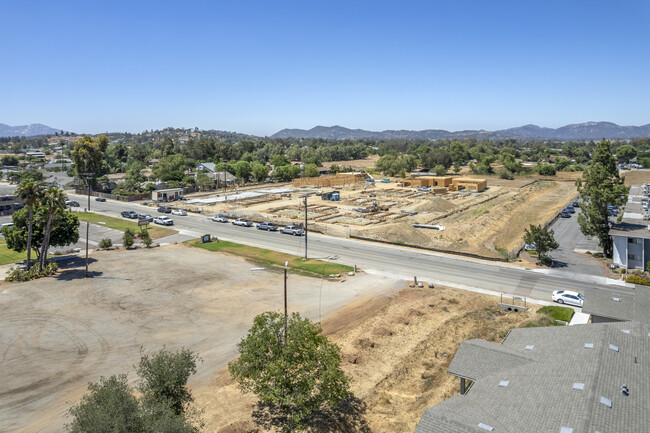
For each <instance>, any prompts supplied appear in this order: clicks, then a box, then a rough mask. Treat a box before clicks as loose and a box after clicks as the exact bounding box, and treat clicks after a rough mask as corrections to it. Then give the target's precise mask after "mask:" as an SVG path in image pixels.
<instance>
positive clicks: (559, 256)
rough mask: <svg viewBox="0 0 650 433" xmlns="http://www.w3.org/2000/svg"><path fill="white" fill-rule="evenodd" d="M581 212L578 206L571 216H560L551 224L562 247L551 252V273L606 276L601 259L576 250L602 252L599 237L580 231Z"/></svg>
mask: <svg viewBox="0 0 650 433" xmlns="http://www.w3.org/2000/svg"><path fill="white" fill-rule="evenodd" d="M579 214H580V208H576V213H574V214H571V218H558V219H557V221H555V223H553V225H552V226H551V228H552V229H553V231H554V232H555V240H556V241H557V242H558V244H560V247H559V248H558V249H557V250H555V251H553V252H552V253H551V254H550V256H551V257H552V258H553V261H554V264H553V269H551V270H550V273H551V274H556V275H562V276H575V275H576V274H586V275H595V276H599V277H605V276H607V271H606V270H605V268H604V267H603V265H602V264H601V263H600V262H599V261H597V260H595V259H593V258H591V257H589V256H586V255H584V254H579V253H576V252H575V250H582V251H598V252H602V249H601V248H600V247H599V246H598V239H596V238H593V237H591V236H585V235H583V234H582V232H581V231H580V225H579V224H578V215H579Z"/></svg>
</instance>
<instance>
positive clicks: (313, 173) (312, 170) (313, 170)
mask: <svg viewBox="0 0 650 433" xmlns="http://www.w3.org/2000/svg"><path fill="white" fill-rule="evenodd" d="M318 175H319V173H318V167H317V166H316V164H306V165H305V171H304V173H303V176H304V177H318Z"/></svg>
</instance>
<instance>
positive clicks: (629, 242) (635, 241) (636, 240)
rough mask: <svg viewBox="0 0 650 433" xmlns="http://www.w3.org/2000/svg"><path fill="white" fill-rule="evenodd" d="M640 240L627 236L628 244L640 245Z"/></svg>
mask: <svg viewBox="0 0 650 433" xmlns="http://www.w3.org/2000/svg"><path fill="white" fill-rule="evenodd" d="M641 242H642V240H641V238H627V243H628V244H637V245H640V244H641Z"/></svg>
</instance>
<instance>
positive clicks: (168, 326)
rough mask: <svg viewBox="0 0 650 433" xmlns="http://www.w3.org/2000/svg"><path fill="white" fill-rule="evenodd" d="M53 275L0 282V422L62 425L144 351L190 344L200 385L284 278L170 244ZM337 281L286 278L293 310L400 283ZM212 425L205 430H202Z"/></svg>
mask: <svg viewBox="0 0 650 433" xmlns="http://www.w3.org/2000/svg"><path fill="white" fill-rule="evenodd" d="M62 265H63V266H64V267H65V268H64V269H62V271H61V272H60V273H59V274H58V275H56V276H55V277H53V278H44V279H40V280H36V281H32V282H29V283H7V282H4V281H3V282H0V431H2V432H5V431H6V432H9V431H11V432H45V433H48V432H58V431H60V430H61V427H62V426H63V423H64V421H65V418H64V413H65V411H66V409H67V408H68V407H70V406H71V405H72V404H74V403H76V402H77V401H78V400H79V398H80V396H81V395H82V394H83V393H85V391H86V388H87V386H86V385H87V383H88V382H89V381H96V380H97V379H98V378H99V377H100V376H109V375H112V374H119V373H130V378H131V379H132V380H133V379H135V375H134V374H133V365H134V364H135V363H137V361H138V360H139V358H140V348H141V347H142V348H143V350H145V351H146V352H147V353H152V352H156V351H157V350H159V349H160V348H161V347H162V346H163V345H166V346H167V347H168V348H170V349H175V348H178V347H181V346H183V347H187V348H190V349H191V350H193V351H195V352H197V353H199V355H200V356H201V358H202V359H203V363H202V364H201V365H200V367H199V372H198V374H197V375H196V376H194V377H193V378H192V379H191V380H192V382H191V383H192V385H193V386H194V387H195V388H196V389H197V390H199V389H201V388H202V387H203V385H205V384H208V383H210V381H212V380H213V379H214V377H215V376H216V374H217V372H218V370H219V369H221V368H222V367H224V366H225V365H226V364H227V362H228V361H230V360H231V359H232V358H233V357H234V356H235V355H236V344H237V343H238V342H239V340H240V339H241V337H243V336H244V335H245V333H246V331H247V330H248V328H249V327H250V324H251V323H252V319H253V317H254V316H255V315H257V314H259V313H261V312H263V311H269V310H279V309H280V308H281V306H282V286H283V282H282V275H281V274H280V273H277V272H270V271H262V272H251V271H250V269H251V267H252V266H253V265H251V264H250V263H248V262H246V261H245V260H242V259H239V258H236V257H232V256H228V255H225V254H217V253H211V252H209V251H205V250H202V249H199V248H193V247H189V246H185V245H174V246H168V247H161V248H155V249H151V250H145V249H139V250H133V251H125V250H117V251H101V252H96V253H94V254H93V255H92V256H91V264H90V274H91V276H92V278H90V279H85V278H83V276H84V269H85V268H84V262H83V260H81V259H75V260H73V261H71V262H69V263H62ZM346 278H347V281H345V282H343V283H342V282H336V281H326V280H320V279H315V278H307V277H300V276H297V275H290V276H289V280H288V287H289V297H288V302H289V309H290V311H300V312H301V314H303V316H307V317H310V318H311V319H312V320H319V319H320V318H321V317H326V316H327V315H329V314H331V313H333V312H335V311H337V310H338V309H339V308H341V307H343V306H345V305H348V304H349V303H352V302H354V301H355V300H358V299H362V298H363V299H366V298H368V297H375V296H380V295H384V294H386V293H390V292H392V291H394V290H395V289H396V288H399V287H401V283H399V282H397V281H394V280H388V279H384V278H378V277H374V276H371V275H364V274H358V275H357V276H354V277H347V276H346ZM206 431H211V430H206Z"/></svg>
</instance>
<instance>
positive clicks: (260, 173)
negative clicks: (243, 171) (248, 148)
mask: <svg viewBox="0 0 650 433" xmlns="http://www.w3.org/2000/svg"><path fill="white" fill-rule="evenodd" d="M251 170H252V171H253V177H254V178H255V180H256V181H258V182H263V181H264V180H265V179H266V178H267V177H268V176H269V170H270V168H269V166H267V165H266V164H260V163H259V162H254V163H253V164H252V166H251Z"/></svg>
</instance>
